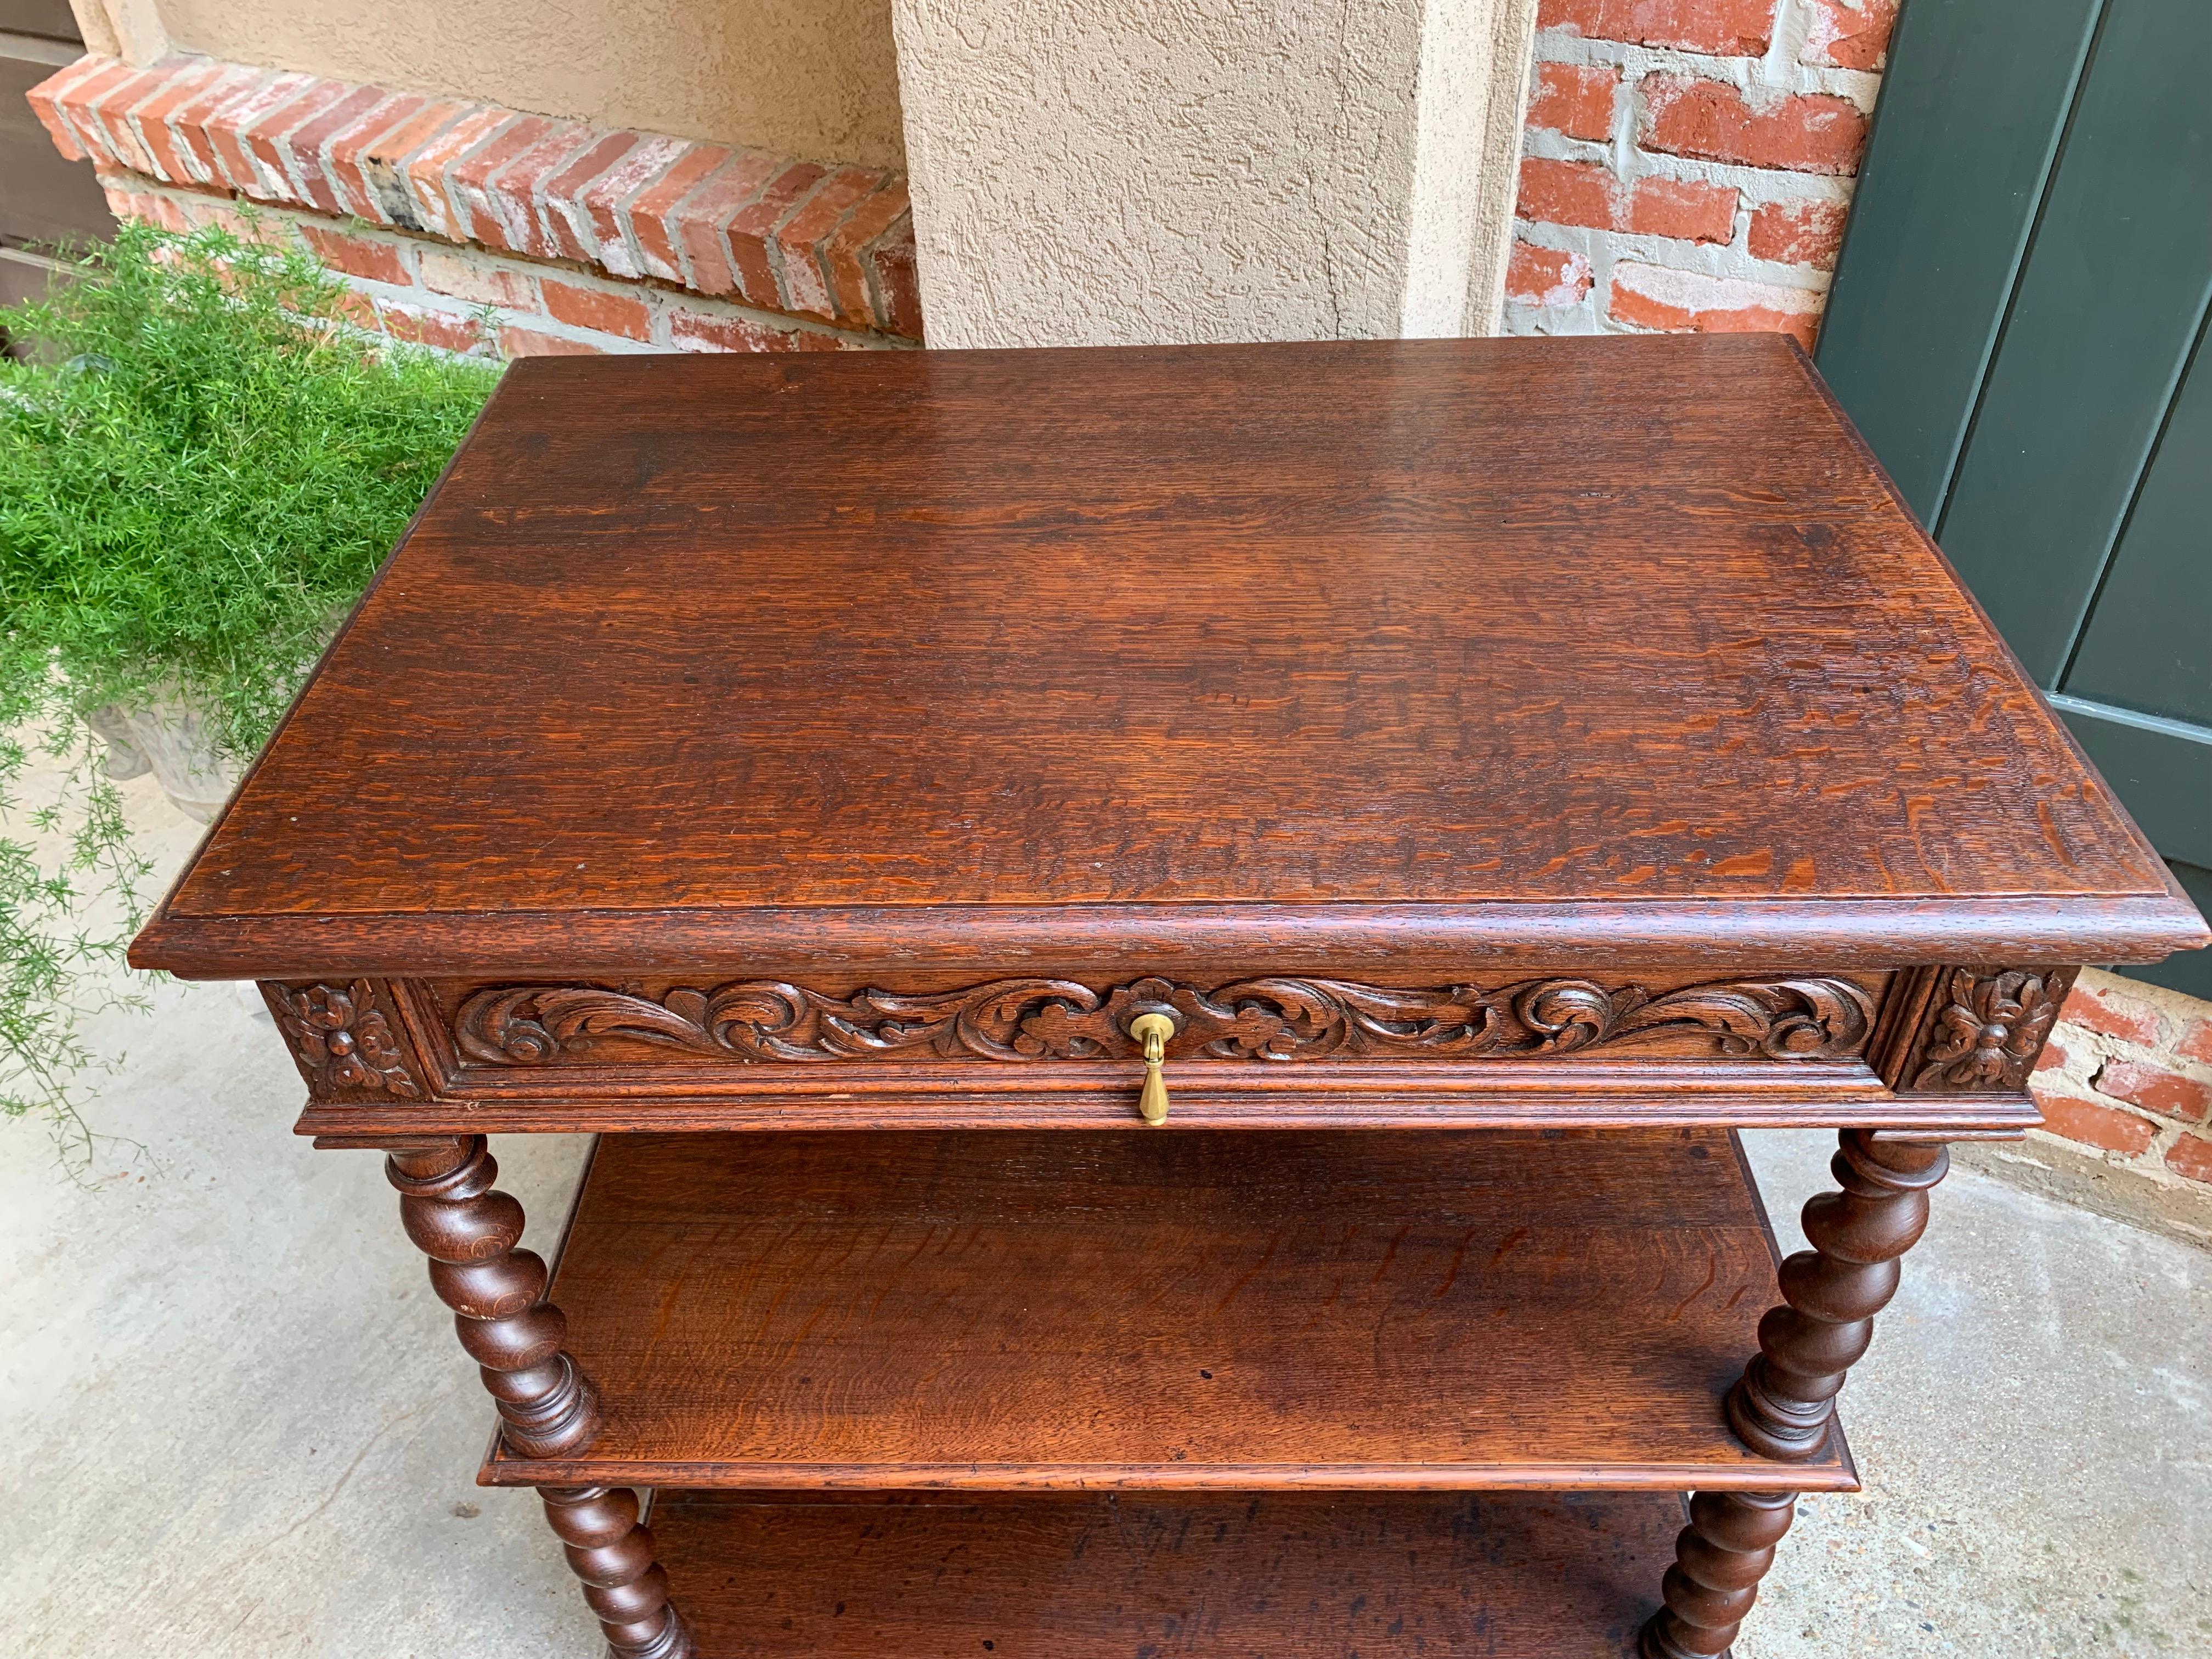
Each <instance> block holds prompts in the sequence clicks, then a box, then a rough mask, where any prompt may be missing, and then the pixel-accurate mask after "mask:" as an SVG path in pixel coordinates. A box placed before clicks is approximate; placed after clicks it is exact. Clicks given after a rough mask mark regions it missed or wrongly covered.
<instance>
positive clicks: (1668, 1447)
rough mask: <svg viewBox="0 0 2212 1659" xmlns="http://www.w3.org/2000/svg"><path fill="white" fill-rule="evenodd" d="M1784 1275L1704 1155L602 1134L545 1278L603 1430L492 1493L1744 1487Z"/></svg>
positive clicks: (973, 1137)
mask: <svg viewBox="0 0 2212 1659" xmlns="http://www.w3.org/2000/svg"><path fill="white" fill-rule="evenodd" d="M1774 1261H1775V1255H1774V1250H1773V1247H1772V1244H1771V1240H1770V1238H1769V1237H1768V1235H1767V1232H1766V1229H1765V1220H1764V1217H1763V1215H1762V1213H1761V1212H1760V1210H1759V1204H1758V1200H1757V1199H1756V1197H1755V1196H1754V1194H1753V1190H1752V1188H1751V1185H1750V1181H1749V1177H1748V1176H1747V1174H1746V1172H1745V1170H1744V1169H1743V1167H1742V1164H1741V1161H1740V1159H1739V1158H1738V1156H1737V1153H1736V1151H1735V1146H1734V1144H1733V1138H1732V1137H1731V1136H1730V1135H1729V1133H1726V1132H1724V1131H1716V1130H1678V1131H1672V1132H1644V1133H1613V1134H1595V1133H1565V1134H1562V1133H1558V1132H1554V1133H1551V1134H1542V1133H1513V1132H1510V1131H1498V1132H1489V1133H1481V1132H1477V1133H1452V1132H1445V1131H1436V1132H1431V1133H1424V1134H1420V1135H1407V1134H1401V1133H1389V1132H1363V1131H1349V1130H1347V1131H1339V1132H1335V1133H1317V1134H1296V1133H1288V1132H1285V1133H1279V1134H1272V1135H1264V1136H1257V1135H1248V1134H1208V1133H1201V1132H1196V1131H1193V1132H1189V1133H1173V1132H1163V1133H1155V1132H1152V1131H1149V1130H1136V1131H1129V1130H1124V1131H1118V1132H1114V1133H1103V1134H1091V1133H1070V1132H1058V1133H1037V1134H1014V1133H996V1134H927V1135H917V1134H854V1133H844V1134H824V1135H800V1134H793V1135H775V1136H763V1135H726V1136H714V1135H623V1136H610V1137H608V1138H607V1139H605V1140H603V1141H602V1142H601V1143H600V1146H599V1153H598V1156H597V1157H596V1158H594V1160H593V1163H592V1171H591V1176H590V1178H589V1179H588V1181H587V1182H586V1185H585V1189H584V1194H583V1196H582V1197H581V1199H580V1200H579V1203H578V1206H577V1211H576V1217H575V1220H574V1224H573V1225H572V1226H571V1228H570V1230H569V1234H568V1242H567V1243H566V1245H565V1246H564V1247H563V1249H562V1258H561V1268H560V1273H559V1276H558V1278H557V1279H556V1284H555V1289H554V1294H555V1295H556V1297H558V1298H559V1300H560V1301H561V1303H562V1305H563V1306H564V1307H566V1308H567V1309H568V1310H569V1312H570V1315H571V1316H572V1322H573V1325H574V1337H573V1339H572V1340H573V1343H574V1349H575V1352H576V1355H577V1358H578V1359H579V1360H580V1362H581V1363H582V1364H584V1366H585V1367H586V1368H587V1369H588V1370H590V1372H591V1374H592V1376H593V1377H594V1378H595V1379H596V1380H597V1381H598V1382H599V1384H600V1387H601V1392H602V1395H603V1397H604V1400H605V1427H604V1428H603V1429H602V1430H601V1431H600V1433H599V1437H598V1439H597V1440H596V1441H594V1442H593V1443H592V1446H591V1447H590V1449H588V1451H586V1452H584V1453H580V1454H574V1453H572V1454H565V1455H548V1456H538V1457H534V1458H521V1459H517V1458H515V1457H513V1456H512V1455H508V1454H506V1453H501V1454H498V1455H495V1458H494V1459H493V1461H492V1462H490V1463H489V1465H488V1466H487V1468H486V1471H485V1478H486V1479H487V1480H490V1481H493V1482H495V1483H515V1482H520V1483H535V1482H539V1481H544V1480H558V1481H561V1482H563V1483H574V1484H580V1485H582V1484H590V1485H610V1484H628V1483H632V1482H635V1483H638V1484H642V1485H649V1486H731V1487H750V1488H756V1489H758V1488H769V1487H791V1486H805V1487H812V1488H817V1489H818V1488H824V1487H832V1486H861V1487H866V1486H872V1487H885V1486H902V1487H925V1486H927V1487H953V1486H973V1487H1000V1488H1007V1487H1053V1486H1060V1487H1066V1486H1091V1487H1101V1486H1129V1487H1149V1488H1165V1487H1216V1488H1230V1489H1235V1490H1248V1491H1249V1490H1263V1489H1273V1488H1282V1487H1290V1486H1334V1487H1340V1488H1377V1487H1386V1486H1387V1487H1419V1488H1440V1487H1462V1488H1468V1487H1471V1488H1478V1489H1486V1490H1499V1489H1504V1488H1511V1487H1530V1486H1586V1487H1622V1488H1625V1487H1632V1486H1661V1487H1667V1488H1670V1489H1673V1490H1676V1491H1680V1490H1683V1489H1686V1488H1687V1487H1689V1486H1713V1487H1719V1486H1759V1485H1761V1484H1765V1483H1771V1482H1772V1481H1773V1480H1775V1479H1776V1475H1777V1471H1776V1469H1775V1468H1774V1466H1773V1465H1772V1464H1771V1462H1767V1461H1766V1460H1765V1459H1764V1458H1761V1457H1759V1456H1755V1455H1752V1454H1751V1453H1750V1452H1748V1451H1747V1450H1746V1449H1745V1448H1744V1447H1743V1446H1742V1445H1741V1444H1740V1443H1738V1442H1737V1441H1736V1439H1735V1437H1733V1436H1732V1435H1731V1434H1730V1433H1729V1429H1728V1425H1727V1424H1726V1422H1725V1421H1724V1420H1723V1416H1722V1413H1721V1411H1720V1408H1719V1399H1720V1396H1721V1394H1722V1393H1723V1390H1724V1389H1726V1387H1727V1385H1728V1382H1729V1378H1730V1377H1731V1376H1733V1375H1734V1374H1735V1372H1736V1371H1737V1370H1740V1369H1741V1364H1742V1356H1743V1355H1744V1354H1745V1353H1746V1352H1747V1351H1748V1350H1749V1349H1750V1348H1751V1346H1752V1344H1753V1340H1754V1337H1755V1332H1756V1328H1757V1324H1758V1319H1759V1311H1760V1310H1761V1309H1762V1308H1763V1307H1764V1306H1765V1304H1766V1303H1767V1302H1768V1301H1769V1300H1770V1299H1771V1297H1772V1294H1773V1289H1772V1287H1773V1284H1774ZM1787 1478H1788V1479H1789V1480H1790V1482H1791V1483H1792V1484H1793V1485H1796V1486H1804V1487H1808V1488H1814V1489H1825V1490H1831V1491H1833V1490H1849V1489H1851V1488H1853V1487H1854V1486H1856V1484H1857V1480H1856V1477H1855V1475H1854V1474H1853V1472H1852V1469H1851V1466H1850V1461H1849V1458H1848V1456H1847V1455H1845V1454H1844V1451H1843V1449H1842V1448H1841V1447H1840V1446H1839V1445H1838V1446H1831V1447H1827V1448H1825V1449H1823V1450H1822V1451H1821V1453H1820V1455H1818V1456H1817V1457H1816V1458H1815V1459H1814V1461H1813V1462H1808V1463H1806V1464H1803V1465H1802V1466H1801V1467H1797V1468H1791V1469H1790V1470H1789V1471H1788V1476H1787Z"/></svg>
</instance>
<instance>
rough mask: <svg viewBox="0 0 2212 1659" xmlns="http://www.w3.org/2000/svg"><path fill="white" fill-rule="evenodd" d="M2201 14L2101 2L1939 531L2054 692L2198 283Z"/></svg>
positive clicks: (2207, 201)
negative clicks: (2101, 17)
mask: <svg viewBox="0 0 2212 1659" xmlns="http://www.w3.org/2000/svg"><path fill="white" fill-rule="evenodd" d="M2207 58H2212V5H2208V4H2206V3H2203V0H2191V3H2184V4H2176V3H2173V0H2110V3H2109V4H2108V5H2107V7H2106V15H2105V19H2104V21H2103V24H2102V26H2101V27H2100V30H2099V33H2098V38H2097V40H2096V43H2095V46H2094V47H2093V51H2092V53H2091V56H2090V61H2089V67H2088V70H2087V73H2086V75H2085V76H2084V77H2083V79H2082V83H2081V94H2080V96H2079V98H2078V99H2077V100H2076V101H2075V108H2074V112H2073V116H2072V119H2071V122H2070V124H2069V131H2068V132H2067V136H2066V139H2065V142H2064V144H2063V148H2062V149H2061V151H2060V154H2059V158H2058V164H2057V170H2056V171H2055V172H2054V173H2053V174H2052V176H2051V185H2050V188H2049V190H2048V191H2047V192H2046V194H2045V198H2044V204H2043V210H2042V213H2041V215H2040V216H2039V220H2038V222H2037V225H2036V228H2035V234H2034V236H2033V240H2031V242H2030V244H2029V247H2028V253H2027V262H2026V264H2025V265H2024V266H2023V268H2022V270H2021V277H2020V282H2019V285H2018V287H2017V289H2016V290H2015V295H2014V297H2013V303H2012V311H2011V314H2010V315H2009V316H2008V318H2007V319H2006V321H2005V325H2004V331H2003V334H2002V337H2001V339H2000V340H1999V343H1998V346H1997V352H1996V358H1995V359H1994V361H1993V362H1991V364H1990V373H1989V377H1988V379H1987V380H1986V381H1985V382H1984V385H1983V387H1982V393H1981V398H1980V404H1979V406H1978V409H1977V410H1976V411H1975V415H1974V421H1973V425H1972V430H1971V432H1970V433H1969V435H1968V437H1967V440H1966V452H1965V453H1964V454H1963V455H1962V456H1961V457H1960V462H1959V469H1958V475H1957V477H1956V478H1955V480H1954V483H1953V484H1952V487H1951V495H1950V499H1949V501H1948V502H1947V504H1946V506H1945V507H1944V510H1943V513H1942V516H1941V518H1940V519H1939V520H1937V523H1936V538H1937V539H1938V540H1939V541H1940V542H1941V543H1942V546H1943V550H1944V551H1945V552H1947V553H1948V554H1949V555H1950V556H1951V558H1952V561H1953V562H1954V563H1955V564H1956V565H1957V566H1958V567H1959V570H1960V574H1962V575H1963V576H1965V578H1966V580H1967V582H1968V584H1969V585H1971V586H1972V588H1973V590H1974V592H1975V594H1976V595H1977V596H1978V598H1979V599H1981V601H1982V603H1983V605H1985V606H1986V607H1987V608H1988V610H1989V612H1990V617H1991V618H1992V619H1993V620H1994V621H1995V622H1996V624H1997V627H1998V628H1999V629H2001V630H2002V632H2003V634H2004V635H2005V637H2006V639H2007V640H2008V641H2010V642H2011V644H2012V647H2013V648H2014V649H2015V651H2017V652H2018V653H2020V655H2021V660H2022V661H2023V662H2025V663H2026V664H2027V668H2028V671H2029V672H2031V673H2032V674H2033V675H2034V676H2035V678H2036V679H2037V680H2038V682H2039V683H2040V684H2044V685H2046V686H2048V685H2055V684H2057V680H2058V677H2059V675H2060V674H2061V672H2062V671H2063V669H2064V667H2065V664H2066V659H2067V657H2068V655H2069V653H2070V652H2071V649H2072V647H2073V644H2074V641H2075V637H2076V635H2077V634H2078V633H2079V631H2080V629H2081V622H2082V618H2083V617H2084V616H2085V615H2086V613H2087V610H2088V607H2089V601H2090V599H2091V596H2092V595H2093V593H2094V592H2095V591H2096V587H2097V584H2098V581H2099V580H2100V577H2101V575H2102V574H2103V571H2104V567H2105V562H2106V557H2107V556H2108V555H2109V553H2110V551H2111V549H2112V544H2113V540H2114V538H2115V537H2116V536H2117V535H2118V531H2119V528H2120V525H2121V520H2122V519H2123V518H2124V515H2125V513H2126V512H2127V508H2128V504H2129V501H2130V499H2131V498H2132V496H2133V495H2134V493H2135V488H2136V480H2137V479H2138V477H2140V476H2141V474H2142V469H2143V465H2144V462H2145V459H2147V457H2148V454H2149V452H2150V448H2151V445H2152V443H2153V441H2154V440H2155V438H2156V436H2157V435H2158V431H2159V428H2160V423H2161V422H2162V420H2163V418H2164V416H2165V413H2166V406H2167V404H2168V403H2169V401H2170V400H2171V398H2172V393H2173V387H2174V384H2175V382H2176V381H2177V380H2178V379H2179V376H2180V374H2181V370H2182V368H2183V365H2184V364H2185V362H2186V361H2187V359H2188V356H2189V353H2190V349H2191V346H2192V345H2193V344H2194V343H2195V341H2196V337H2197V326H2198V324H2199V323H2200V322H2201V320H2202V319H2203V312H2204V301H2205V295H2206V291H2207V284H2208V280H2209V279H2212V99H2208V98H2207V97H2206V96H2205V93H2204V72H2203V64H2204V62H2205V60H2206V59H2207Z"/></svg>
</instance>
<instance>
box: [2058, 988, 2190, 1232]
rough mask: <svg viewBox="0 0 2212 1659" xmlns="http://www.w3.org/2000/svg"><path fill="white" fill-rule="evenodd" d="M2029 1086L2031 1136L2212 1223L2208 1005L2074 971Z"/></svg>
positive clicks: (2169, 993)
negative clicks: (2186, 1197)
mask: <svg viewBox="0 0 2212 1659" xmlns="http://www.w3.org/2000/svg"><path fill="white" fill-rule="evenodd" d="M2029 1086H2030V1087H2031V1089H2032V1090H2033V1091H2034V1095H2035V1101H2036V1104H2037V1105H2039V1106H2040V1107H2042V1109H2043V1116H2044V1128H2043V1129H2042V1130H2041V1131H2039V1132H2038V1133H2039V1134H2041V1135H2048V1136H2051V1137H2055V1138H2056V1139H2060V1140H2063V1141H2064V1142H2066V1143H2068V1144H2069V1145H2070V1146H2074V1147H2075V1148H2078V1149H2081V1150H2086V1151H2091V1152H2099V1153H2101V1154H2103V1155H2104V1157H2105V1160H2106V1163H2108V1164H2114V1165H2118V1166H2121V1167H2122V1168H2124V1169H2125V1170H2127V1171H2129V1172H2130V1173H2132V1174H2134V1175H2136V1176H2141V1177H2142V1178H2144V1179H2146V1180H2148V1181H2151V1182H2157V1183H2159V1184H2160V1185H2164V1186H2168V1187H2175V1188H2182V1189H2185V1190H2190V1191H2194V1192H2195V1193H2196V1194H2197V1196H2198V1197H2200V1198H2202V1199H2203V1200H2204V1201H2205V1217H2206V1220H2207V1223H2208V1225H2212V1003H2205V1002H2199V1001H2197V1000H2196V999H2195V998H2193V997H2185V996H2183V995H2181V994H2179V993H2178V992H2174V991H2167V990H2162V989H2160V987H2156V986H2152V985H2144V984H2142V983H2140V982H2139V981H2134V980H2127V979H2122V978H2120V977H2118V975H2112V974H2100V973H2098V972H2096V971H2095V970H2093V969H2092V970H2090V971H2088V972H2087V973H2084V974H2083V975H2081V983H2080V984H2079V985H2077V986H2076V987H2075V990H2074V994H2073V995H2072V996H2071V997H2069V998H2068V999H2067V1002H2066V1008H2065V1012H2064V1014H2063V1017H2062V1019H2061V1022H2060V1024H2059V1026H2058V1029H2057V1031H2056V1032H2055V1033H2054V1034H2053V1035H2052V1036H2051V1042H2050V1045H2049V1047H2048V1048H2045V1050H2044V1055H2043V1063H2042V1064H2041V1065H2040V1066H2039V1067H2038V1068H2037V1070H2036V1073H2035V1076H2034V1077H2033V1079H2031V1081H2030V1085H2029Z"/></svg>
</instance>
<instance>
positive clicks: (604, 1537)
mask: <svg viewBox="0 0 2212 1659" xmlns="http://www.w3.org/2000/svg"><path fill="white" fill-rule="evenodd" d="M538 1497H539V1498H543V1499H544V1502H545V1518H546V1519H547V1520H548V1521H549V1522H551V1523H552V1526H553V1530H554V1531H555V1532H556V1534H559V1536H560V1539H561V1542H562V1547H563V1548H564V1549H565V1551H566V1552H567V1554H568V1565H569V1567H570V1569H571V1570H572V1571H574V1573H575V1575H576V1577H579V1578H580V1579H582V1580H583V1581H584V1600H585V1601H587V1602H589V1603H590V1604H591V1608H592V1612H593V1613H597V1614H598V1615H599V1628H600V1629H601V1630H603V1631H605V1632H606V1637H607V1650H608V1652H609V1653H611V1655H613V1656H614V1659H691V1655H692V1653H693V1647H692V1643H691V1632H690V1631H689V1630H688V1629H686V1628H685V1626H684V1620H682V1618H680V1617H679V1616H678V1613H677V1611H676V1609H675V1608H674V1607H671V1606H670V1605H669V1604H668V1575H667V1573H666V1572H665V1571H663V1570H662V1568H661V1565H660V1563H659V1562H658V1561H656V1560H655V1559H653V1529H652V1528H649V1527H647V1526H644V1525H641V1523H640V1522H639V1521H638V1518H637V1494H636V1493H635V1492H631V1491H630V1490H629V1488H627V1487H624V1486H611V1487H610V1486H542V1487H540V1488H539V1489H538Z"/></svg>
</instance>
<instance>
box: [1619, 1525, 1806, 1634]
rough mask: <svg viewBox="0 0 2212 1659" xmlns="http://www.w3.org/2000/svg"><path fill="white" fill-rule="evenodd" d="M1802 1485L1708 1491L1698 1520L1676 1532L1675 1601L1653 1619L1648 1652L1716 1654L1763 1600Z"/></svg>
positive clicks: (1671, 1591)
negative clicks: (1768, 1572) (1783, 1489)
mask: <svg viewBox="0 0 2212 1659" xmlns="http://www.w3.org/2000/svg"><path fill="white" fill-rule="evenodd" d="M1796 1506H1797V1494H1796V1492H1694V1493H1692V1495H1691V1498H1690V1524H1689V1525H1688V1526H1686V1527H1685V1528H1682V1530H1681V1531H1680V1533H1679V1534H1676V1535H1675V1539H1674V1565H1673V1566H1671V1567H1669V1568H1668V1569H1667V1577H1666V1578H1665V1580H1664V1581H1663V1582H1662V1584H1661V1586H1660V1593H1661V1595H1663V1596H1664V1597H1665V1598H1666V1602H1667V1605H1666V1606H1665V1607H1662V1609H1661V1610H1660V1611H1659V1612H1657V1613H1653V1614H1652V1615H1651V1617H1650V1619H1649V1620H1646V1621H1645V1623H1644V1630H1643V1633H1642V1635H1641V1636H1640V1637H1639V1638H1638V1641H1637V1644H1636V1650H1637V1652H1638V1655H1639V1656H1641V1659H1713V1656H1715V1655H1717V1654H1723V1653H1726V1652H1727V1651H1728V1647H1729V1643H1731V1642H1733V1641H1735V1632H1736V1626H1739V1625H1741V1624H1742V1623H1743V1616H1744V1614H1746V1613H1749V1612H1750V1611H1751V1604H1752V1603H1753V1601H1757V1600H1758V1599H1759V1580H1760V1579H1762V1578H1764V1577H1766V1570H1767V1569H1768V1568H1769V1567H1771V1566H1772V1565H1774V1546H1775V1545H1776V1544H1777V1543H1778V1541H1780V1540H1781V1537H1782V1534H1784V1533H1785V1532H1788V1531H1789V1530H1790V1521H1791V1520H1792V1519H1793V1518H1794V1517H1795V1516H1796Z"/></svg>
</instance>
